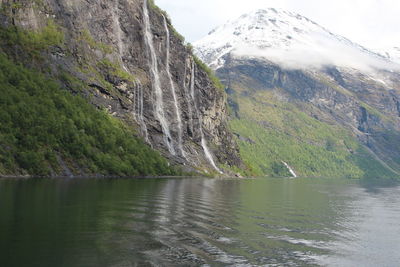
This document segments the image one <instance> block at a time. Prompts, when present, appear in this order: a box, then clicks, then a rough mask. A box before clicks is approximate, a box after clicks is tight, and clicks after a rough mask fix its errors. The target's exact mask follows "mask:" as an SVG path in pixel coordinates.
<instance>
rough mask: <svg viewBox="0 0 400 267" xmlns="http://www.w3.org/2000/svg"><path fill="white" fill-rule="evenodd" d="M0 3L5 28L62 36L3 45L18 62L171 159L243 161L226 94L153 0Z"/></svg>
mask: <svg viewBox="0 0 400 267" xmlns="http://www.w3.org/2000/svg"><path fill="white" fill-rule="evenodd" d="M0 4H1V15H0V24H1V27H2V29H8V28H12V27H15V29H16V31H26V32H34V33H38V34H39V33H43V32H50V36H51V34H61V35H62V37H61V39H62V40H61V41H60V42H58V43H56V44H52V45H49V46H46V47H43V48H42V47H35V48H34V49H32V51H30V50H28V49H26V47H24V46H23V45H20V46H15V45H13V44H8V45H4V44H3V45H2V49H3V50H4V51H5V52H6V54H8V55H9V56H10V57H12V58H13V59H14V60H15V61H17V62H21V63H23V64H24V65H26V66H28V67H30V68H34V69H40V70H41V72H44V73H46V75H47V76H49V77H52V78H55V79H57V80H58V81H59V83H60V84H61V85H62V87H64V88H67V89H68V90H69V91H71V92H72V93H73V94H79V95H83V96H84V97H85V98H86V99H87V100H88V101H90V102H91V103H92V104H93V105H95V106H96V107H98V108H99V109H105V110H107V111H108V113H109V114H112V115H113V116H114V117H117V118H119V119H121V120H122V121H124V123H125V124H127V125H130V127H133V128H135V129H137V134H138V135H140V136H141V137H142V138H143V139H144V140H145V142H146V143H147V144H148V145H149V146H151V147H152V148H154V149H156V150H159V151H160V152H161V153H162V154H163V155H164V156H165V157H167V158H168V159H169V160H170V162H172V163H174V164H178V165H182V166H187V167H188V170H190V169H193V168H194V169H197V170H200V171H204V170H207V171H208V172H209V171H211V172H225V171H224V170H223V168H224V167H223V166H225V167H228V168H229V167H234V166H241V161H240V159H239V156H238V151H237V150H238V149H237V147H236V144H235V142H234V140H233V138H232V135H231V133H230V132H229V129H228V127H227V110H226V96H225V93H224V92H223V90H221V89H218V88H217V86H216V84H215V82H214V83H213V82H212V80H211V79H210V78H209V75H208V74H207V70H206V69H204V68H203V67H202V65H201V64H200V65H199V64H197V63H196V61H195V60H194V57H193V55H192V52H191V49H190V48H189V47H187V46H186V45H185V44H184V41H183V40H182V37H181V36H180V35H179V34H178V33H176V31H175V30H174V28H173V27H172V25H171V22H170V20H169V18H168V16H167V14H165V13H164V12H163V11H161V10H160V9H158V8H157V7H156V6H155V5H154V3H153V2H152V1H147V0H112V1H110V0H100V1H98V0H73V1H70V0H61V1H55V0H35V1H31V0H1V1H0ZM52 31H55V32H54V33H53V32H52ZM44 36H47V35H44Z"/></svg>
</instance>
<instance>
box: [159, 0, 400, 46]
mask: <svg viewBox="0 0 400 267" xmlns="http://www.w3.org/2000/svg"><path fill="white" fill-rule="evenodd" d="M156 3H157V4H158V5H159V6H160V7H161V8H163V9H165V10H166V11H167V12H168V13H169V14H170V16H171V18H172V21H173V23H174V25H175V27H176V28H177V29H178V31H180V32H181V33H182V34H183V35H184V36H185V37H186V38H187V40H188V41H190V42H193V41H195V40H197V39H200V38H201V37H203V36H204V35H206V34H207V33H208V32H209V31H210V30H211V29H213V28H214V27H216V26H218V25H220V24H223V23H224V22H226V21H227V20H229V19H235V18H236V17H238V16H240V15H241V14H243V13H246V12H249V11H251V10H254V9H258V8H268V7H280V8H285V9H288V10H290V11H293V12H297V13H300V14H301V15H304V16H306V17H308V18H310V19H312V20H314V21H315V22H317V23H318V24H320V25H322V26H324V27H326V28H328V29H330V30H331V31H332V32H334V33H337V34H341V35H343V36H345V37H347V38H349V39H351V40H353V41H355V42H358V43H360V44H362V45H364V46H367V47H382V46H399V45H400V30H399V29H400V28H399V25H400V16H399V14H400V1H398V0H335V1H331V0H329V1H328V0H246V1H242V0H240V1H238V0H202V1H198V0H156Z"/></svg>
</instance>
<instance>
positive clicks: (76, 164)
mask: <svg viewBox="0 0 400 267" xmlns="http://www.w3.org/2000/svg"><path fill="white" fill-rule="evenodd" d="M66 79H68V77H66ZM0 88H1V94H0V122H1V124H0V174H3V175H6V174H18V173H20V174H31V175H50V174H51V173H60V171H61V170H62V169H63V168H65V166H63V165H64V164H63V163H65V165H67V166H68V168H70V169H71V170H73V171H74V170H75V171H77V169H83V171H84V172H86V173H89V174H104V175H125V176H131V175H173V174H176V171H175V170H174V169H172V168H170V167H169V166H168V163H167V161H166V160H165V159H163V158H162V157H161V156H160V155H159V154H158V153H157V152H155V151H153V150H152V149H150V148H149V147H148V146H147V145H145V144H144V143H143V142H142V141H141V140H140V139H138V138H136V137H135V136H134V132H133V131H132V130H130V129H128V128H127V127H125V126H124V125H123V124H122V123H121V122H120V121H118V120H117V119H114V118H112V117H110V116H109V115H107V114H106V113H105V112H102V111H99V110H96V109H95V108H94V107H93V106H92V105H90V104H89V103H87V101H86V100H85V99H83V98H81V97H79V96H73V95H71V94H70V93H69V92H67V91H64V90H61V89H60V88H59V86H58V84H57V83H55V82H53V81H51V80H48V79H46V78H45V77H44V76H43V75H41V74H40V73H38V72H36V71H32V70H29V69H27V68H25V67H23V66H21V65H17V64H15V63H13V62H12V61H11V60H9V59H8V58H7V56H6V55H5V54H3V53H0Z"/></svg>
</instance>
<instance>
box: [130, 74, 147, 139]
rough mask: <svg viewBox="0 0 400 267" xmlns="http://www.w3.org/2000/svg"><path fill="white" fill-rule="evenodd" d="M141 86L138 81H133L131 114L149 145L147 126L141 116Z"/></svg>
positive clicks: (142, 97)
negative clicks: (133, 90) (132, 113)
mask: <svg viewBox="0 0 400 267" xmlns="http://www.w3.org/2000/svg"><path fill="white" fill-rule="evenodd" d="M143 99H144V96H143V85H142V83H141V82H140V81H139V80H136V81H135V92H134V101H133V112H134V115H135V119H136V121H137V122H138V123H139V125H140V128H141V130H142V134H143V136H144V138H145V141H146V142H147V143H150V140H149V136H148V133H147V126H146V123H145V121H144V115H143V101H144V100H143Z"/></svg>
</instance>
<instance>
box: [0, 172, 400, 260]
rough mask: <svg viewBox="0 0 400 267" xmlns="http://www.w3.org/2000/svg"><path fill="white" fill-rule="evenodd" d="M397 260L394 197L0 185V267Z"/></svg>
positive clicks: (202, 182)
mask: <svg viewBox="0 0 400 267" xmlns="http://www.w3.org/2000/svg"><path fill="white" fill-rule="evenodd" d="M399 251H400V189H399V187H390V188H368V187H365V186H361V185H359V184H358V183H356V182H349V181H343V180H324V179H266V178H258V179H248V180H238V179H225V180H217V179H204V178H197V179H195V178H190V179H142V180H140V179H136V180H135V179H131V180H130V179H70V180H57V179H28V180H15V179H5V180H0V265H1V266H282V265H284V266H305V265H307V266H313V265H315V266H398V263H399V262H400V253H399Z"/></svg>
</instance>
